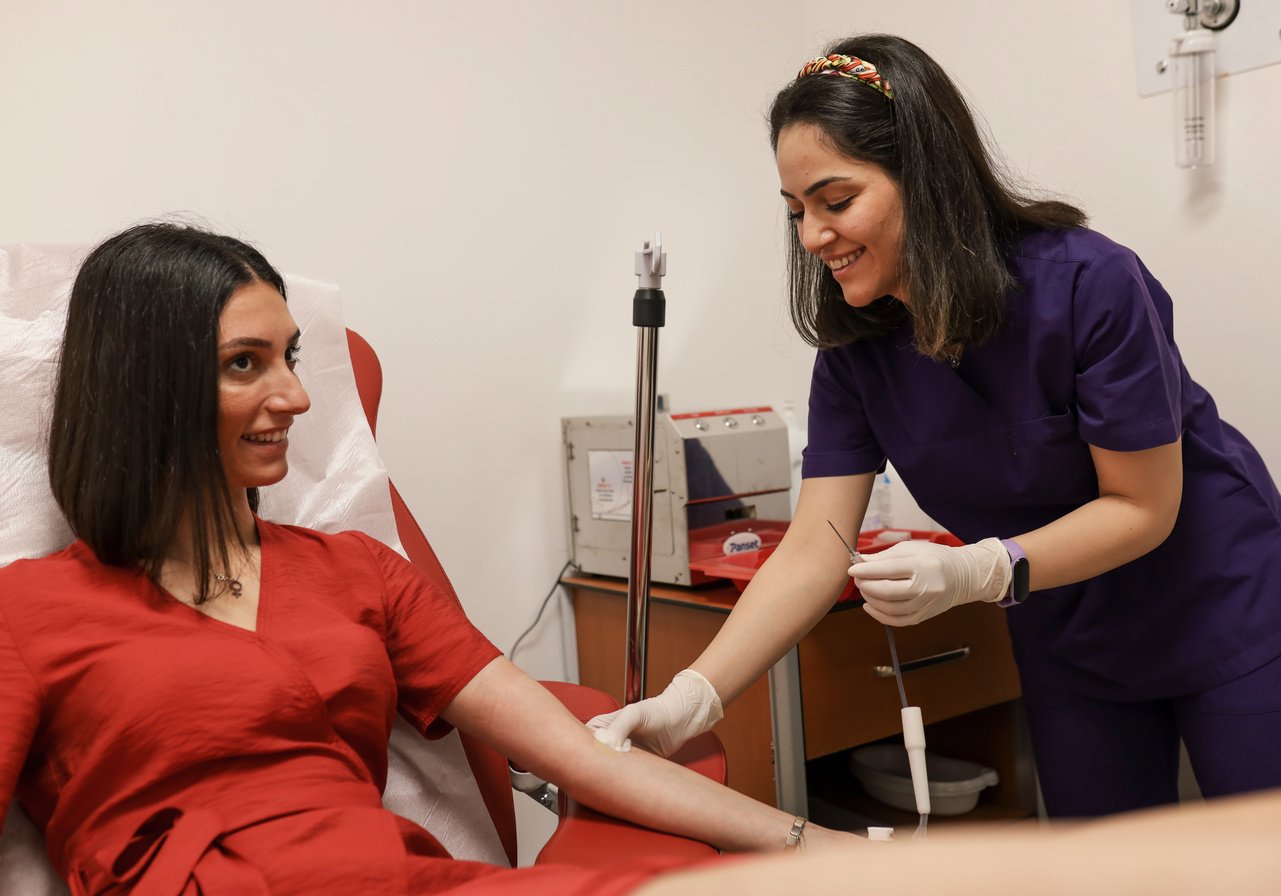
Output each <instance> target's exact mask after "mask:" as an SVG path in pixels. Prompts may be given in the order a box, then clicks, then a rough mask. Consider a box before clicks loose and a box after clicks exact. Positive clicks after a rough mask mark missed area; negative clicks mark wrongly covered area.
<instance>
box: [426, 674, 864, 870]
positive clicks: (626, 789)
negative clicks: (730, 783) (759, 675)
mask: <svg viewBox="0 0 1281 896" xmlns="http://www.w3.org/2000/svg"><path fill="white" fill-rule="evenodd" d="M445 718H446V719H447V720H448V721H450V722H453V723H454V724H456V725H458V726H459V727H461V728H463V729H464V730H466V731H469V732H470V733H471V734H473V735H475V736H476V737H479V738H480V739H481V740H483V741H485V742H486V743H489V744H490V745H491V746H493V747H494V748H495V749H497V750H499V751H500V752H502V753H504V754H505V755H506V756H508V757H509V758H511V759H512V760H513V761H514V762H516V763H518V764H519V765H521V766H522V767H524V768H526V769H528V770H529V771H531V772H534V773H535V774H537V775H538V776H539V777H542V778H545V779H547V780H549V781H553V782H554V783H556V784H557V785H560V786H563V787H565V788H567V790H568V791H569V792H571V793H572V794H573V796H574V798H575V799H577V800H579V801H580V802H582V803H584V804H585V805H588V806H591V807H592V808H594V809H597V810H599V811H601V812H605V813H608V814H610V815H615V816H617V817H619V818H625V819H628V820H629V821H634V822H637V823H639V824H643V825H646V826H648V827H653V828H658V829H660V830H665V831H670V832H672V833H675V834H681V835H683V836H688V837H692V838H695V839H698V840H703V841H705V842H708V843H711V844H712V845H714V846H717V847H719V848H721V849H729V850H752V849H770V850H781V849H782V848H783V844H784V842H785V841H786V839H787V835H788V832H789V831H790V830H791V827H792V822H793V816H791V815H788V814H787V813H784V812H780V811H778V810H777V809H774V808H773V807H770V806H766V805H764V804H763V803H760V802H757V801H756V800H753V799H750V798H749V797H746V796H743V795H742V794H739V793H736V792H734V791H732V790H729V789H728V788H726V787H722V786H721V785H719V784H716V783H714V782H712V781H710V780H708V779H707V778H704V777H703V776H702V775H699V774H697V773H695V772H692V771H690V770H689V769H686V768H683V767H681V766H678V765H675V764H674V763H671V762H668V761H667V760H665V759H660V758H658V757H656V756H652V755H650V754H648V753H644V752H642V751H640V750H632V751H630V752H627V753H619V752H615V751H614V750H611V749H610V748H608V747H606V746H605V745H604V744H601V743H599V742H598V741H597V740H596V739H595V737H593V736H592V734H591V732H590V731H588V730H587V728H586V727H585V726H584V725H582V724H581V723H580V722H579V721H578V720H577V719H575V718H573V716H571V715H570V714H569V712H568V711H566V709H565V708H564V707H563V706H562V705H561V704H560V702H559V701H558V700H557V699H556V698H555V697H553V696H552V695H551V694H550V693H548V692H547V690H546V689H545V688H543V687H542V686H541V685H539V684H538V683H537V682H535V681H533V680H532V679H531V678H529V677H528V676H527V675H525V673H523V672H521V671H520V670H519V669H517V668H516V667H515V666H513V665H512V664H511V663H509V662H508V661H507V660H505V659H501V658H500V659H497V660H494V662H492V663H490V665H489V666H486V667H485V669H484V670H482V671H481V673H480V674H479V675H477V676H476V678H475V679H473V680H472V682H471V683H469V684H468V685H467V687H466V688H464V689H463V691H462V692H461V693H460V694H459V695H458V697H457V698H456V699H455V700H454V702H453V703H452V704H450V706H449V707H448V708H447V709H446V712H445ZM838 836H839V837H842V838H843V837H845V836H846V835H837V834H835V833H834V832H830V831H824V830H822V829H820V828H817V827H813V828H812V829H811V828H807V831H806V840H807V846H822V845H825V844H826V843H827V842H828V838H836V837H838Z"/></svg>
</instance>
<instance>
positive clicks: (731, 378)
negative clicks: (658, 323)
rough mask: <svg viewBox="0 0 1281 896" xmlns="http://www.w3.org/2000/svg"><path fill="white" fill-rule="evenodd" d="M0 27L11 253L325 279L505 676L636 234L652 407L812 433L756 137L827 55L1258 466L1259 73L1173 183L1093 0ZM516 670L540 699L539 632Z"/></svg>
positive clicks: (378, 11) (553, 670)
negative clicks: (1052, 194) (957, 127)
mask: <svg viewBox="0 0 1281 896" xmlns="http://www.w3.org/2000/svg"><path fill="white" fill-rule="evenodd" d="M1154 2H1157V0H1154ZM0 5H2V6H3V20H4V24H3V27H2V28H0V110H2V111H0V114H2V115H3V118H2V119H0V121H3V124H2V125H0V171H3V172H4V189H3V198H2V200H0V242H19V241H22V242H92V241H96V240H98V239H100V238H102V237H104V236H106V235H107V234H109V233H111V232H114V231H115V230H118V229H120V228H122V227H124V226H126V225H128V224H130V223H132V222H134V221H135V220H138V219H140V218H143V217H148V216H154V215H158V214H161V213H166V212H174V211H185V212H191V213H194V214H196V215H198V216H200V217H201V218H203V219H204V220H205V221H207V222H208V223H210V224H212V225H214V226H216V227H220V228H225V229H227V230H229V231H231V232H234V233H237V234H240V235H243V236H245V237H247V238H249V239H251V240H252V241H254V242H256V243H257V244H258V245H259V246H260V247H261V248H263V250H264V251H265V252H266V254H267V255H268V257H269V258H271V259H272V260H273V261H274V262H275V263H276V264H277V266H279V267H280V268H282V269H285V270H288V271H291V272H295V273H300V274H305V275H307V276H311V277H315V278H321V279H328V280H332V281H335V282H337V283H339V284H340V285H341V286H342V288H343V292H344V296H345V301H346V304H347V317H348V320H349V322H350V324H351V325H352V326H354V327H356V328H357V329H359V330H360V331H362V332H363V333H364V334H365V335H366V336H367V337H368V338H369V339H370V341H371V342H372V343H373V344H374V345H375V347H376V348H377V349H378V351H379V353H380V354H381V356H382V359H383V363H384V366H385V368H386V373H387V389H386V395H385V399H384V403H383V412H382V425H381V429H380V435H381V443H382V446H383V451H384V455H385V458H386V461H387V463H388V466H389V468H390V470H391V473H392V476H393V478H394V479H395V480H396V482H397V483H398V485H399V486H400V488H401V490H402V492H403V493H404V494H405V497H406V499H407V500H408V502H409V504H410V506H411V507H412V508H413V509H414V510H415V512H416V515H417V516H418V518H419V520H420V521H421V522H422V524H423V526H424V528H425V529H426V530H427V532H428V535H429V536H430V537H431V538H432V540H433V542H434V544H435V546H436V548H437V550H438V552H439V553H440V555H441V557H442V559H443V561H444V563H445V565H446V567H447V568H448V569H449V571H450V573H451V575H452V577H453V579H454V581H455V584H456V585H457V586H458V589H459V591H460V593H461V594H462V597H463V600H464V602H465V604H466V605H467V608H468V610H469V612H470V613H471V614H472V617H473V618H474V619H475V620H476V622H477V623H478V624H479V625H480V627H481V628H482V629H483V630H484V631H485V632H486V633H487V634H488V635H489V636H490V637H491V638H493V639H494V640H495V641H496V642H497V643H498V644H499V645H500V646H502V647H503V648H508V647H510V646H511V643H512V641H513V640H514V638H515V637H516V635H517V634H518V633H519V632H520V631H521V630H522V629H523V628H524V627H525V625H526V624H527V623H528V622H529V621H531V620H532V618H533V614H534V612H535V610H536V607H537V602H538V600H539V599H540V598H541V596H542V595H543V594H544V593H545V592H546V591H547V589H548V588H549V587H550V585H551V582H552V580H553V577H554V574H555V573H556V571H557V570H558V569H559V568H560V567H561V564H562V563H563V562H564V560H565V559H566V557H567V555H568V544H567V538H566V535H565V513H564V497H563V492H564V485H563V471H562V462H561V449H560V444H559V425H558V421H559V418H560V417H561V416H565V415H570V414H586V413H629V412H630V410H631V402H632V389H633V380H634V373H635V336H634V331H633V329H632V327H631V312H630V307H631V295H632V291H633V289H634V288H635V278H634V277H633V275H632V252H633V251H634V250H635V249H637V248H639V246H640V243H641V241H642V240H643V239H646V238H648V237H649V236H650V235H651V234H652V232H653V231H654V229H656V228H661V230H662V232H663V239H664V242H665V244H666V246H667V247H668V249H669V252H670V257H669V271H670V274H669V276H668V278H667V280H666V282H665V284H664V286H665V290H666V294H667V297H668V323H667V327H666V329H665V330H664V331H663V333H662V339H661V346H660V364H659V383H660V390H661V391H663V392H667V393H669V394H670V395H671V397H672V400H673V403H674V404H675V405H676V406H677V407H678V408H685V409H696V408H706V407H709V406H723V405H726V404H736V403H740V402H751V403H755V402H776V401H780V400H784V399H793V400H797V401H798V403H799V404H800V405H801V406H802V407H803V404H804V396H805V393H806V387H807V383H808V371H809V365H810V361H811V353H810V351H809V350H808V349H806V348H805V347H804V346H803V345H802V344H801V343H800V342H799V340H797V339H796V338H795V337H794V336H793V335H792V334H791V332H790V325H789V324H788V322H787V317H786V312H785V309H784V307H783V303H782V288H781V284H782V265H781V251H780V246H781V238H780V237H781V227H782V223H781V222H782V215H781V203H780V201H779V200H778V198H777V193H776V190H777V181H776V177H775V173H774V171H773V165H772V162H771V158H770V154H769V151H768V146H767V144H766V140H765V129H764V124H763V112H764V109H765V107H766V106H767V104H768V101H769V99H770V98H771V96H772V95H773V93H774V91H775V90H776V89H777V88H778V87H780V86H782V84H783V83H785V82H786V81H787V80H788V79H789V78H790V77H791V75H792V74H793V73H794V72H795V70H796V69H797V68H798V67H799V65H800V64H801V62H803V61H804V59H805V58H807V57H808V56H810V55H813V53H814V52H815V51H816V50H817V49H818V48H819V47H820V46H821V45H822V44H823V43H824V42H825V41H826V40H828V39H830V38H834V37H837V36H840V35H843V34H845V33H848V32H853V31H858V30H877V29H883V30H889V31H896V32H899V33H902V34H904V35H906V36H908V37H910V38H912V39H913V40H915V41H917V42H918V43H920V44H921V45H923V46H924V47H925V48H927V49H928V50H930V51H931V52H933V53H934V54H935V55H936V56H937V57H938V58H939V60H940V61H941V62H942V63H943V64H944V65H945V66H947V67H948V68H949V69H950V70H951V71H952V72H953V73H954V74H955V75H956V76H957V77H958V78H959V79H960V80H961V81H962V82H963V83H964V85H965V86H966V88H967V89H968V93H969V95H970V96H971V98H972V99H973V101H974V102H975V104H976V106H977V107H978V108H979V109H980V110H981V111H982V112H983V114H984V115H985V117H986V119H987V121H988V123H989V125H990V128H991V131H992V133H993V135H994V136H995V138H996V139H997V141H998V142H999V143H1000V145H1001V146H1002V147H1003V150H1004V153H1005V155H1006V157H1007V158H1008V160H1009V162H1010V163H1011V164H1012V165H1013V166H1014V167H1015V168H1016V169H1019V170H1021V171H1022V172H1023V173H1025V174H1026V175H1028V176H1029V177H1030V178H1031V179H1032V180H1033V181H1035V182H1039V183H1042V184H1045V185H1047V186H1050V187H1053V188H1055V189H1058V190H1061V191H1062V192H1064V193H1066V194H1068V195H1069V196H1070V197H1072V198H1074V199H1075V200H1077V201H1079V202H1080V203H1082V204H1083V205H1084V206H1085V207H1086V208H1087V209H1088V210H1089V211H1090V212H1091V213H1092V215H1093V220H1094V223H1095V225H1096V226H1097V227H1098V228H1099V229H1101V230H1103V231H1104V232H1107V233H1108V234H1110V235H1112V236H1113V237H1115V238H1117V239H1119V240H1121V241H1122V242H1126V243H1128V244H1129V245H1131V246H1132V247H1133V248H1135V249H1136V250H1137V251H1138V252H1139V253H1140V255H1141V256H1142V257H1143V258H1144V260H1145V261H1146V262H1147V263H1148V265H1149V266H1150V267H1151V268H1152V270H1153V271H1154V272H1155V273H1156V275H1157V276H1158V277H1159V278H1160V279H1162V280H1163V282H1164V283H1165V284H1166V286H1167V287H1168V288H1169V289H1170V291H1171V293H1172V294H1173V295H1174V297H1175V301H1176V308H1177V312H1178V330H1177V332H1178V336H1179V340H1180V344H1181V346H1182V349H1183V353H1184V358H1185V360H1186V362H1187V363H1188V365H1189V367H1190V368H1191V370H1192V372H1193V375H1194V377H1196V378H1197V379H1198V380H1200V381H1201V382H1202V383H1203V384H1204V385H1205V386H1207V387H1208V388H1209V389H1210V390H1211V392H1212V393H1213V394H1214V395H1215V397H1216V398H1217V400H1218V402H1219V405H1220V407H1221V409H1222V411H1223V413H1224V415H1225V416H1226V417H1227V419H1229V420H1230V421H1232V422H1233V423H1235V424H1236V425H1237V426H1238V427H1239V428H1241V429H1242V430H1244V431H1245V433H1246V434H1247V435H1249V436H1250V437H1251V438H1252V439H1254V441H1255V443H1256V444H1257V445H1258V446H1259V447H1260V449H1261V450H1262V452H1263V454H1264V456H1265V458H1266V459H1267V461H1268V463H1269V465H1270V467H1271V468H1272V469H1273V470H1274V471H1278V470H1281V419H1279V417H1278V414H1277V413H1276V407H1277V401H1276V397H1275V395H1276V382H1277V374H1278V366H1279V365H1278V361H1277V360H1276V353H1275V351H1274V344H1275V340H1276V335H1275V334H1276V333H1278V332H1281V303H1279V302H1278V287H1277V283H1278V282H1281V252H1278V251H1277V237H1276V232H1277V224H1278V211H1277V201H1278V198H1281V174H1279V173H1278V170H1277V164H1276V160H1277V159H1278V158H1281V152H1279V145H1281V116H1277V115H1276V114H1275V113H1276V108H1277V101H1276V97H1277V96H1278V95H1281V66H1273V67H1270V68H1265V69H1261V70H1258V71H1255V72H1248V73H1244V74H1239V75H1234V76H1232V77H1230V78H1228V79H1226V80H1224V81H1222V82H1220V85H1219V90H1220V93H1219V96H1220V101H1221V114H1220V162H1219V164H1217V165H1216V166H1215V167H1214V168H1212V169H1210V170H1208V171H1205V172H1188V171H1182V170H1179V169H1176V168H1175V167H1174V165H1173V163H1172V161H1171V146H1170V126H1169V121H1168V114H1167V113H1168V102H1169V100H1168V97H1166V96H1161V97H1153V98H1149V99H1139V98H1138V96H1137V94H1136V92H1135V88H1134V74H1133V72H1134V60H1133V45H1132V42H1131V37H1130V21H1129V13H1128V7H1127V6H1126V5H1125V4H1120V3H1117V2H1115V0H1078V2H1076V3H1073V4H1070V5H1065V4H1063V3H1061V2H1050V0H1029V2H1026V3H1009V2H1000V3H996V2H989V3H982V2H979V3H969V4H957V3H952V2H941V0H897V2H895V3H893V4H885V3H871V2H862V3H860V2H855V0H842V2H836V0H801V2H797V0H772V2H771V0H756V2H752V3H746V2H742V3H740V2H734V0H704V2H679V0H658V2H648V3H643V4H642V3H624V2H601V0H595V2H592V0H549V2H542V3H535V2H517V0H498V2H489V3H484V4H481V3H464V2H445V0H438V2H416V3H411V2H391V0H370V2H368V3H365V4H362V5H361V7H362V8H359V9H358V8H357V5H356V4H342V5H339V4H318V3H314V2H303V0H280V2H273V3H261V2H249V0H224V2H220V3H217V4H199V5H198V4H186V3H172V2H161V0H122V2H114V3H90V2H80V3H68V2H49V0H46V2H41V3H21V2H18V0H3V3H2V4H0ZM1171 18H1172V19H1173V17H1171ZM304 363H305V362H304ZM304 369H305V368H304ZM520 660H521V663H522V665H524V666H525V667H526V668H527V669H529V670H530V671H531V672H533V673H534V674H536V675H540V676H544V677H558V676H559V675H560V674H561V673H562V671H563V670H564V668H565V667H564V657H563V655H562V648H561V642H560V631H559V629H558V627H557V625H556V623H555V622H553V623H552V624H550V625H545V626H544V627H543V629H542V630H541V631H540V633H539V637H537V638H535V639H533V640H531V641H530V642H529V647H528V650H527V652H526V650H525V649H522V655H521V657H520ZM620 674H621V673H620Z"/></svg>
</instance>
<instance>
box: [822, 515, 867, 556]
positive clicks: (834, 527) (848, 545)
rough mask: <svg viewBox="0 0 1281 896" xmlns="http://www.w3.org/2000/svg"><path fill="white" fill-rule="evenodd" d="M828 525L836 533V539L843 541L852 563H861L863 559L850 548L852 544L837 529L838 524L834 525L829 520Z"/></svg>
mask: <svg viewBox="0 0 1281 896" xmlns="http://www.w3.org/2000/svg"><path fill="white" fill-rule="evenodd" d="M827 524H828V525H829V526H831V527H832V531H833V532H835V533H836V537H837V538H839V539H840V540H841V544H843V545H845V550H847V551H849V552H850V562H851V563H861V562H862V560H863V558H862V557H860V556H859V553H858V551H856V550H854V549H853V548H852V547H850V543H849V542H848V541H846V540H845V536H843V535H841V530H840V529H837V528H836V524H835V523H833V522H832V521H831V520H828V521H827Z"/></svg>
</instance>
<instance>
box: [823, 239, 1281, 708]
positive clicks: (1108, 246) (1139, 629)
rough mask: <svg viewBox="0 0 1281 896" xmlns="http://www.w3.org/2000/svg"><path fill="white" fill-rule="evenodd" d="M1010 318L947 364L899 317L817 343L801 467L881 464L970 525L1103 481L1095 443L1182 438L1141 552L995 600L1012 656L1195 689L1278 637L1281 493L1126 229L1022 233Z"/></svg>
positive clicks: (1117, 691)
mask: <svg viewBox="0 0 1281 896" xmlns="http://www.w3.org/2000/svg"><path fill="white" fill-rule="evenodd" d="M1010 265H1011V270H1012V272H1013V273H1014V275H1015V277H1016V279H1017V282H1018V287H1017V288H1016V289H1015V290H1013V291H1012V292H1011V294H1010V295H1009V297H1008V305H1007V308H1008V313H1007V320H1006V324H1005V325H1004V326H1003V327H1002V329H1001V331H1000V332H999V333H998V334H997V335H996V336H995V337H993V338H992V339H991V340H989V341H988V342H986V343H984V344H983V345H979V346H968V347H966V349H965V352H964V355H963V356H962V359H961V362H960V365H959V366H958V367H956V368H955V369H954V368H953V367H951V366H950V365H949V364H947V363H945V362H938V361H932V360H930V359H928V358H925V357H923V356H921V355H920V354H918V353H917V352H916V350H915V348H914V346H913V342H912V333H911V325H910V323H909V324H904V325H903V326H902V327H900V328H899V329H898V330H896V331H894V332H892V333H890V334H888V335H886V336H883V337H880V338H877V339H868V340H862V341H860V342H856V343H854V344H852V345H847V346H842V347H840V348H835V349H828V350H823V351H820V352H819V353H818V358H817V361H816V362H815V365H814V377H813V383H812V386H811V391H810V411H809V445H808V447H807V448H806V450H805V460H804V466H803V471H802V472H803V475H804V476H806V477H811V476H843V475H850V474H855V473H867V472H870V471H874V470H877V469H880V468H881V466H882V465H883V464H884V462H885V460H886V458H887V457H888V459H889V460H890V461H891V462H892V463H893V464H894V468H895V469H896V470H897V471H898V473H899V475H900V476H901V477H902V479H903V482H904V484H905V485H906V486H907V487H908V489H909V490H910V491H911V493H912V496H913V497H914V498H915V499H916V500H917V502H918V503H919V504H920V506H921V508H922V509H923V510H924V511H925V512H926V513H928V514H929V515H930V516H931V517H932V518H934V519H935V520H937V521H938V522H939V524H940V525H942V526H944V527H946V528H947V529H948V530H950V531H951V532H953V533H954V534H956V535H957V536H958V537H960V538H962V539H964V540H965V541H967V542H973V541H977V540H979V539H982V538H987V537H989V536H997V537H1005V538H1008V537H1012V536H1017V535H1019V534H1021V533H1024V532H1027V531H1029V530H1032V529H1035V528H1038V527H1040V526H1043V525H1045V524H1047V523H1049V522H1051V521H1052V520H1055V519H1057V518H1059V517H1061V516H1063V515H1064V514H1066V513H1068V512H1070V511H1072V510H1073V509H1075V508H1077V507H1080V506H1081V505H1083V504H1085V503H1087V502H1089V501H1091V500H1093V499H1094V498H1096V497H1097V496H1098V480H1097V478H1096V477H1095V473H1094V465H1093V463H1092V461H1091V458H1090V448H1089V446H1090V445H1095V446H1098V447H1100V448H1104V449H1108V450H1112V451H1140V450H1143V449H1147V448H1154V447H1156V446H1159V445H1165V444H1169V443H1171V442H1173V441H1174V440H1175V439H1177V438H1179V437H1180V436H1182V437H1183V476H1184V482H1183V498H1182V503H1181V506H1180V509H1179V516H1178V521H1177V522H1176V524H1175V527H1174V531H1173V532H1172V533H1171V534H1170V537H1169V538H1167V539H1166V541H1165V542H1164V543H1163V544H1162V545H1160V546H1159V547H1158V548H1156V549H1155V550H1153V551H1152V552H1150V553H1148V554H1146V555H1145V556H1143V557H1140V558H1139V559H1137V560H1134V561H1132V562H1130V563H1127V564H1125V565H1124V566H1121V567H1119V568H1118V569H1115V570H1112V571H1111V572H1108V573H1105V574H1103V575H1100V576H1097V577H1095V578H1093V579H1090V580H1088V581H1085V582H1081V583H1078V584H1075V585H1067V586H1064V587H1061V588H1053V589H1047V590H1044V591H1040V592H1037V593H1035V594H1033V595H1032V596H1031V597H1029V598H1028V600H1027V602H1026V603H1024V604H1022V605H1021V606H1018V607H1015V608H1011V609H1010V610H1009V611H1008V612H1007V619H1008V621H1009V625H1010V632H1011V635H1012V637H1013V641H1014V649H1015V655H1016V658H1017V660H1018V663H1019V669H1020V673H1021V674H1022V675H1023V677H1024V678H1025V679H1028V678H1033V679H1036V680H1039V681H1044V682H1046V683H1052V684H1055V685H1057V686H1060V687H1067V688H1071V689H1073V690H1076V691H1077V692H1079V693H1083V694H1089V695H1092V696H1096V697H1102V698H1105V699H1120V700H1129V699H1136V700H1138V699H1155V698H1160V697H1168V696H1174V695H1177V694H1183V693H1191V692H1194V691H1200V690H1204V689H1206V688H1209V687H1213V686H1215V685H1217V684H1221V683H1223V682H1225V681H1229V680H1231V679H1233V678H1236V677H1237V676H1240V675H1242V674H1244V673H1246V672H1248V671H1250V670H1252V669H1254V668H1257V667H1258V666H1260V665H1262V664H1263V663H1265V662H1267V661H1268V660H1270V659H1273V658H1275V657H1277V656H1278V655H1281V495H1279V494H1278V492H1277V488H1276V485H1275V484H1274V483H1273V481H1272V479H1271V477H1270V476H1269V474H1268V471H1267V469H1266V468H1265V467H1264V464H1263V461H1262V459H1261V458H1260V457H1259V454H1258V452H1257V451H1255V449H1254V448H1253V447H1252V446H1251V445H1250V443H1249V442H1248V441H1247V440H1246V439H1245V437H1244V436H1243V435H1241V433H1239V432H1238V431H1237V430H1235V429H1233V428H1232V427H1231V426H1229V425H1228V424H1227V423H1225V422H1223V421H1222V420H1220V419H1219V415H1218V411H1217V410H1216V408H1215V405H1214V401H1213V399H1211V397H1210V396H1209V394H1208V393H1206V391H1205V390H1204V389H1202V388H1201V387H1200V386H1198V385H1197V384H1196V383H1195V382H1193V381H1192V379H1191V378H1190V377H1189V376H1188V372H1187V370H1186V369H1185V368H1184V366H1183V362H1182V359H1181V358H1180V356H1179V351H1178V348H1177V347H1176V346H1175V344H1174V335H1173V333H1174V325H1173V308H1172V305H1171V301H1170V297H1169V295H1168V294H1167V293H1166V291H1165V290H1164V289H1163V288H1162V287H1161V284H1160V283H1158V282H1157V281H1156V279H1155V278H1153V277H1152V275H1151V274H1150V273H1148V270H1147V268H1145V267H1144V266H1143V263H1142V262H1140V261H1139V259H1138V258H1137V257H1136V256H1135V255H1134V253H1133V252H1131V251H1130V250H1128V249H1126V248H1125V247H1123V246H1120V245H1117V244H1116V243H1114V242H1112V241H1111V240H1109V239H1107V238H1106V237H1104V236H1102V235H1100V234H1098V233H1094V232H1093V231H1089V230H1084V229H1080V230H1071V231H1067V232H1036V233H1033V234H1031V235H1029V236H1027V237H1025V238H1024V239H1023V240H1022V241H1021V243H1020V245H1019V247H1018V249H1017V250H1016V251H1015V252H1014V253H1013V254H1012V256H1011V259H1010Z"/></svg>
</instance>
